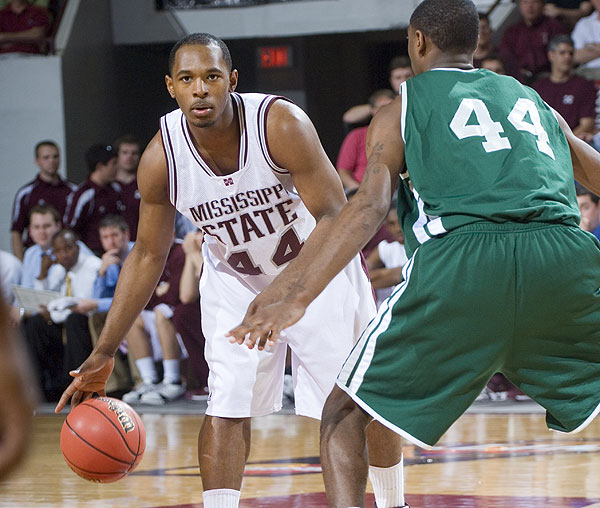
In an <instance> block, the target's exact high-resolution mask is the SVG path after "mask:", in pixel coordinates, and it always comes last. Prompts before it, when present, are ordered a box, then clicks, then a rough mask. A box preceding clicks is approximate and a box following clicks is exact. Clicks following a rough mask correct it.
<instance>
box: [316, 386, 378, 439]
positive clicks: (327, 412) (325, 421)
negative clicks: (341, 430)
mask: <svg viewBox="0 0 600 508" xmlns="http://www.w3.org/2000/svg"><path fill="white" fill-rule="evenodd" d="M345 418H357V419H360V420H364V425H365V426H366V425H367V424H368V422H369V421H370V420H371V418H370V417H369V416H368V415H367V414H366V413H365V412H364V411H363V410H362V409H361V408H360V407H359V406H358V404H356V402H354V401H353V400H352V399H351V398H350V396H349V395H348V394H347V393H346V392H344V391H343V390H342V389H340V388H339V387H337V386H335V387H334V388H333V390H332V391H331V393H330V394H329V397H327V401H326V402H325V406H324V407H323V415H322V418H321V428H322V429H323V428H325V427H327V426H329V425H332V424H336V423H337V422H339V421H341V420H342V419H345Z"/></svg>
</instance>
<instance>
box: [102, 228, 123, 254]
mask: <svg viewBox="0 0 600 508" xmlns="http://www.w3.org/2000/svg"><path fill="white" fill-rule="evenodd" d="M100 243H101V244H102V248H103V249H104V251H105V252H107V251H109V250H118V251H119V254H123V253H124V252H127V250H126V247H127V244H128V243H129V232H126V231H121V228H118V227H117V226H106V227H105V228H100Z"/></svg>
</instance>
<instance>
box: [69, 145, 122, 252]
mask: <svg viewBox="0 0 600 508" xmlns="http://www.w3.org/2000/svg"><path fill="white" fill-rule="evenodd" d="M85 160H86V162H87V165H88V169H89V171H90V175H89V176H88V178H87V180H86V181H85V182H83V183H82V184H81V185H79V187H77V190H76V191H75V192H74V193H73V195H72V196H71V199H70V200H69V204H68V207H67V212H66V214H65V219H64V221H63V222H64V224H65V227H69V228H71V229H72V230H73V231H75V232H76V233H77V234H78V235H79V237H80V238H81V240H82V241H83V243H85V244H86V245H87V246H88V247H89V248H90V249H91V250H92V251H93V252H94V253H96V254H97V255H99V256H100V255H102V252H103V250H102V244H101V242H100V236H99V235H98V227H99V225H100V220H101V219H102V217H104V216H106V215H111V214H114V215H123V213H124V211H125V206H124V205H123V202H122V201H121V186H120V185H119V184H118V183H117V182H115V177H116V175H117V152H116V150H115V149H114V148H113V147H112V146H110V145H108V146H107V145H93V146H91V147H90V148H89V149H88V151H87V152H86V154H85Z"/></svg>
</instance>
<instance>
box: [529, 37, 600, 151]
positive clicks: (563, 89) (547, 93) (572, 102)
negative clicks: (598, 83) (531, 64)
mask: <svg viewBox="0 0 600 508" xmlns="http://www.w3.org/2000/svg"><path fill="white" fill-rule="evenodd" d="M574 52H575V50H574V47H573V41H572V40H571V38H570V37H569V36H568V35H558V36H556V37H555V38H554V39H552V40H551V41H550V44H549V45H548V58H549V59H550V65H551V71H550V76H548V77H547V78H544V79H540V80H538V81H536V82H535V83H533V85H532V87H533V88H534V89H535V90H536V91H537V92H538V93H539V94H540V96H541V97H542V99H544V100H545V101H546V102H547V103H548V104H549V105H550V106H552V107H553V108H554V109H555V110H556V111H558V112H559V113H560V114H561V115H562V117H563V118H564V119H565V120H566V122H567V123H568V124H569V127H571V129H572V130H573V133H574V134H575V135H576V136H577V137H578V138H580V139H582V140H584V141H586V142H588V143H590V142H591V141H592V139H593V136H594V123H595V121H594V120H595V116H596V111H595V110H596V89H595V88H594V84H593V83H592V82H591V81H588V80H587V79H584V78H582V77H580V76H576V75H575V74H574V73H573V67H574V60H573V55H574Z"/></svg>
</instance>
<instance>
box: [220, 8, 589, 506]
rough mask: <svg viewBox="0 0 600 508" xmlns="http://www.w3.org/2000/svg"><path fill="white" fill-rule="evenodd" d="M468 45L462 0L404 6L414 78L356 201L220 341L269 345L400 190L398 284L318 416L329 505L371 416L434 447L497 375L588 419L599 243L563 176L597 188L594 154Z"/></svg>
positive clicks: (349, 501) (351, 495)
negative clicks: (403, 249)
mask: <svg viewBox="0 0 600 508" xmlns="http://www.w3.org/2000/svg"><path fill="white" fill-rule="evenodd" d="M477 37H478V16H477V11H476V8H475V6H474V5H473V3H472V2H471V1H470V0H424V1H423V2H422V3H421V4H420V5H419V6H418V7H417V8H416V9H415V11H414V13H413V15H412V17H411V21H410V26H409V29H408V46H409V54H410V57H411V61H412V66H413V70H414V71H415V74H416V76H415V77H414V78H412V79H410V80H409V81H407V82H406V83H405V85H404V86H403V87H402V90H401V92H402V93H401V95H400V97H399V98H397V99H396V100H395V101H394V102H393V103H392V104H391V105H389V106H386V107H385V108H383V109H382V110H380V112H379V113H378V114H377V116H376V117H375V119H374V120H373V122H372V123H371V126H370V128H369V134H368V138H367V155H368V166H367V171H366V173H365V178H364V180H363V182H362V184H361V186H360V188H359V190H358V193H357V194H356V195H355V196H354V198H353V199H352V200H351V201H350V202H349V203H348V204H347V205H346V206H345V207H344V209H343V210H342V211H341V212H340V214H339V215H338V217H337V219H336V221H335V223H334V225H333V226H332V229H331V230H330V232H329V234H328V237H327V239H326V241H325V240H324V241H322V242H311V241H310V240H311V239H310V238H309V239H308V241H307V243H306V245H305V247H304V249H303V250H302V251H301V253H300V255H299V256H298V257H297V258H296V260H295V261H294V262H292V263H291V264H290V265H289V266H288V267H287V269H286V270H285V271H284V272H283V273H282V274H280V276H279V278H278V279H276V280H275V281H274V282H273V283H272V285H271V286H270V287H269V288H267V289H266V290H265V291H263V293H261V295H259V296H258V297H257V299H256V300H255V301H254V302H253V304H251V306H250V307H249V310H248V313H247V314H246V317H245V319H244V321H243V322H242V324H241V325H240V326H238V327H237V328H235V329H234V330H232V331H231V336H232V339H231V340H232V341H237V342H238V343H240V344H246V345H247V346H248V347H254V346H256V345H257V346H258V347H259V348H260V347H264V345H265V344H266V343H267V342H269V343H270V342H274V341H276V340H277V337H278V334H279V332H280V331H281V330H282V329H283V328H285V327H287V326H289V325H291V324H292V323H294V322H295V321H296V320H297V319H299V317H300V316H302V314H303V312H304V310H305V309H306V307H307V306H308V305H309V303H310V302H311V301H312V300H313V299H314V298H315V297H316V295H318V294H319V292H320V291H321V290H322V289H323V287H325V285H326V284H327V282H328V281H329V280H331V278H332V277H333V276H334V274H336V273H337V272H338V271H339V270H340V269H341V268H342V267H343V266H344V265H345V264H346V263H347V262H348V260H349V259H350V258H351V257H352V256H353V255H354V254H355V253H356V252H357V251H358V250H359V249H360V248H361V247H362V246H363V245H364V244H365V243H366V241H367V240H368V238H369V237H370V236H371V234H372V233H373V231H375V230H376V229H377V227H378V226H379V224H381V222H382V220H383V219H384V217H385V214H386V210H387V207H388V204H389V202H390V198H391V195H392V192H393V190H394V189H395V188H396V186H397V185H398V188H399V190H398V199H399V205H398V212H399V216H400V219H401V221H402V223H403V231H404V233H405V235H406V246H407V252H408V253H409V255H410V256H411V259H410V260H409V262H408V263H407V264H406V266H405V269H404V279H405V280H404V282H403V283H402V284H401V285H399V286H398V287H397V288H396V289H395V291H394V293H393V294H392V295H391V296H390V298H389V299H388V300H387V301H386V302H384V303H383V304H382V305H381V307H380V310H379V313H378V315H377V317H376V318H375V319H374V320H373V321H371V323H370V324H369V326H368V327H367V328H366V330H365V331H364V333H363V334H362V336H361V338H360V340H359V342H358V343H357V345H356V346H355V348H354V349H353V351H352V352H351V354H350V356H349V357H348V359H347V360H346V363H345V365H344V366H343V367H342V370H341V372H340V374H339V377H338V382H337V386H336V387H335V388H334V390H333V392H332V393H331V395H330V396H329V399H328V401H327V403H326V405H325V409H324V411H323V420H322V425H321V461H322V464H323V469H324V476H325V485H326V490H327V496H328V499H329V503H330V506H332V507H335V508H339V507H343V508H346V507H357V506H362V503H363V501H364V487H365V482H366V474H367V462H366V459H365V437H364V436H365V428H366V427H367V425H368V424H369V423H370V422H371V421H373V420H377V421H379V422H381V423H383V424H384V425H385V426H387V427H388V428H390V429H392V430H394V431H396V432H397V433H398V434H400V435H401V436H403V437H404V438H406V439H408V440H410V441H412V442H413V443H416V444H417V445H419V446H422V447H431V446H433V445H435V443H436V442H437V441H438V439H439V438H440V437H441V436H442V434H443V433H444V432H445V431H446V430H447V429H448V427H450V425H451V424H452V423H453V422H454V421H455V420H456V419H457V418H458V417H459V416H460V415H461V414H462V413H463V412H464V411H465V410H466V409H467V408H468V407H469V405H470V404H471V403H472V402H473V401H474V400H475V398H476V397H477V395H478V394H479V393H480V392H481V390H482V389H483V387H484V386H485V385H486V383H487V381H488V379H489V378H490V377H491V376H492V375H493V373H494V372H496V371H499V372H503V373H504V374H505V375H506V376H507V377H508V378H509V379H510V380H511V381H512V382H513V383H514V384H515V385H517V386H518V387H519V388H520V389H521V390H523V391H524V392H525V393H526V394H527V395H529V396H530V397H531V398H533V399H534V400H535V401H537V402H538V403H539V404H541V405H542V406H543V407H544V408H545V409H546V411H547V413H546V421H547V425H548V427H549V428H551V429H554V430H557V431H561V432H576V431H578V430H581V429H582V428H584V427H585V426H586V425H587V424H589V422H590V421H591V420H592V419H593V418H594V417H595V416H596V415H597V414H598V412H599V411H600V244H599V243H598V241H597V240H596V239H595V238H594V237H593V236H592V235H591V234H589V233H586V232H584V231H582V230H581V229H579V228H578V227H577V225H578V223H579V212H578V209H577V201H576V198H575V189H574V183H573V176H574V175H575V178H576V179H577V180H578V181H579V182H581V183H582V184H583V185H585V186H586V187H588V188H591V189H593V191H594V192H596V193H598V192H599V191H600V155H599V154H598V153H596V152H595V150H593V149H592V148H590V147H589V146H588V145H587V144H585V143H583V142H581V141H580V140H578V139H577V138H576V137H575V136H574V135H573V134H572V132H571V131H570V129H569V128H568V126H567V125H566V123H565V122H564V120H563V119H562V118H561V117H560V116H559V115H558V114H556V113H555V112H554V111H552V110H551V109H550V108H549V107H548V106H547V105H546V104H545V103H544V102H543V101H542V100H541V99H540V98H539V96H538V95H537V94H536V93H535V92H534V91H532V90H531V89H530V88H527V87H524V86H522V85H520V84H519V83H518V82H517V81H516V80H514V79H512V78H510V77H506V76H498V75H496V74H494V73H492V72H489V71H486V70H476V69H473V66H472V54H473V51H474V50H475V47H476V45H477Z"/></svg>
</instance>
